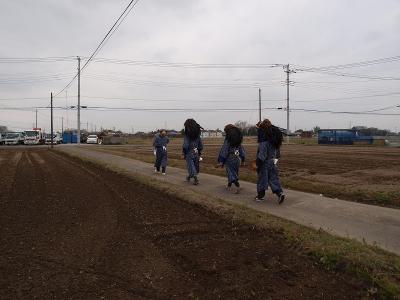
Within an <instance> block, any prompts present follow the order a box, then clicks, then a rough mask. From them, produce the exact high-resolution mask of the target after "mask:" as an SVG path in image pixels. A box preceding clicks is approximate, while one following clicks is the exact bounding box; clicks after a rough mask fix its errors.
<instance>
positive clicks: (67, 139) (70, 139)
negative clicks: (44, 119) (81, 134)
mask: <svg viewBox="0 0 400 300" xmlns="http://www.w3.org/2000/svg"><path fill="white" fill-rule="evenodd" d="M77 140H78V139H77V135H76V134H73V133H70V132H64V134H63V144H76V143H77Z"/></svg>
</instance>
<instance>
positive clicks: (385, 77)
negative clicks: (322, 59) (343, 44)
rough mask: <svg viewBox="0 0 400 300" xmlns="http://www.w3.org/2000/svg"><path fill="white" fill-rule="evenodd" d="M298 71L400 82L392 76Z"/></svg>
mask: <svg viewBox="0 0 400 300" xmlns="http://www.w3.org/2000/svg"><path fill="white" fill-rule="evenodd" d="M296 71H299V72H311V73H320V74H325V75H334V76H339V77H351V78H362V79H372V80H384V81H390V80H400V77H391V76H374V75H366V74H351V73H340V72H335V71H329V70H326V71H325V70H318V69H317V70H314V69H311V68H310V69H302V68H296Z"/></svg>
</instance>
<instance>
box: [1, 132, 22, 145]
mask: <svg viewBox="0 0 400 300" xmlns="http://www.w3.org/2000/svg"><path fill="white" fill-rule="evenodd" d="M3 141H4V143H5V144H6V145H19V144H23V143H24V137H23V135H22V133H20V132H8V133H7V134H6V137H5V139H4V138H3Z"/></svg>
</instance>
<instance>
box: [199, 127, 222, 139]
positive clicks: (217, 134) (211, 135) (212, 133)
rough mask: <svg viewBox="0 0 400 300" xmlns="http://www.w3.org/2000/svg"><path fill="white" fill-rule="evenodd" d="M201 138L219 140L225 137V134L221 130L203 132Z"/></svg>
mask: <svg viewBox="0 0 400 300" xmlns="http://www.w3.org/2000/svg"><path fill="white" fill-rule="evenodd" d="M201 137H202V138H219V137H223V134H222V131H221V130H219V129H217V130H202V131H201Z"/></svg>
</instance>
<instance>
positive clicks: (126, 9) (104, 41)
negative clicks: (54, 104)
mask: <svg viewBox="0 0 400 300" xmlns="http://www.w3.org/2000/svg"><path fill="white" fill-rule="evenodd" d="M138 2H139V0H136V1H135V0H131V1H130V2H129V4H128V5H127V7H126V8H125V9H124V11H123V12H122V14H121V15H120V16H119V17H118V19H117V20H116V21H115V22H114V24H113V25H112V26H111V28H110V30H109V31H108V32H107V34H106V35H105V36H104V38H103V39H102V40H101V42H100V44H99V45H98V46H97V48H96V49H95V50H94V52H93V53H92V54H91V55H90V57H89V58H88V59H87V61H86V62H85V64H84V65H83V67H82V68H81V69H80V71H82V70H84V69H85V68H86V67H87V66H88V65H89V63H90V62H91V61H92V59H93V58H94V57H95V56H96V55H97V53H98V52H99V51H100V49H101V48H102V47H103V46H104V44H105V43H106V42H107V40H108V37H110V36H111V35H112V34H114V32H115V30H114V28H115V29H117V28H118V27H119V25H118V27H116V26H117V24H118V23H119V22H120V20H121V22H122V21H123V20H124V19H125V17H126V16H125V17H124V15H125V13H126V15H128V14H129V12H130V11H131V9H129V8H130V7H131V6H132V8H133V7H134V6H136V4H137V3H138ZM128 9H129V10H128ZM121 18H122V19H121ZM77 77H78V73H77V74H76V75H75V76H74V77H73V78H72V79H71V81H70V82H69V83H68V84H67V85H66V86H65V87H64V88H63V89H61V90H60V91H59V92H58V93H56V94H55V95H54V97H57V96H58V95H60V94H61V93H62V92H63V91H65V90H66V89H68V88H69V87H70V86H71V84H72V83H73V82H74V80H75V79H76V78H77Z"/></svg>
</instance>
